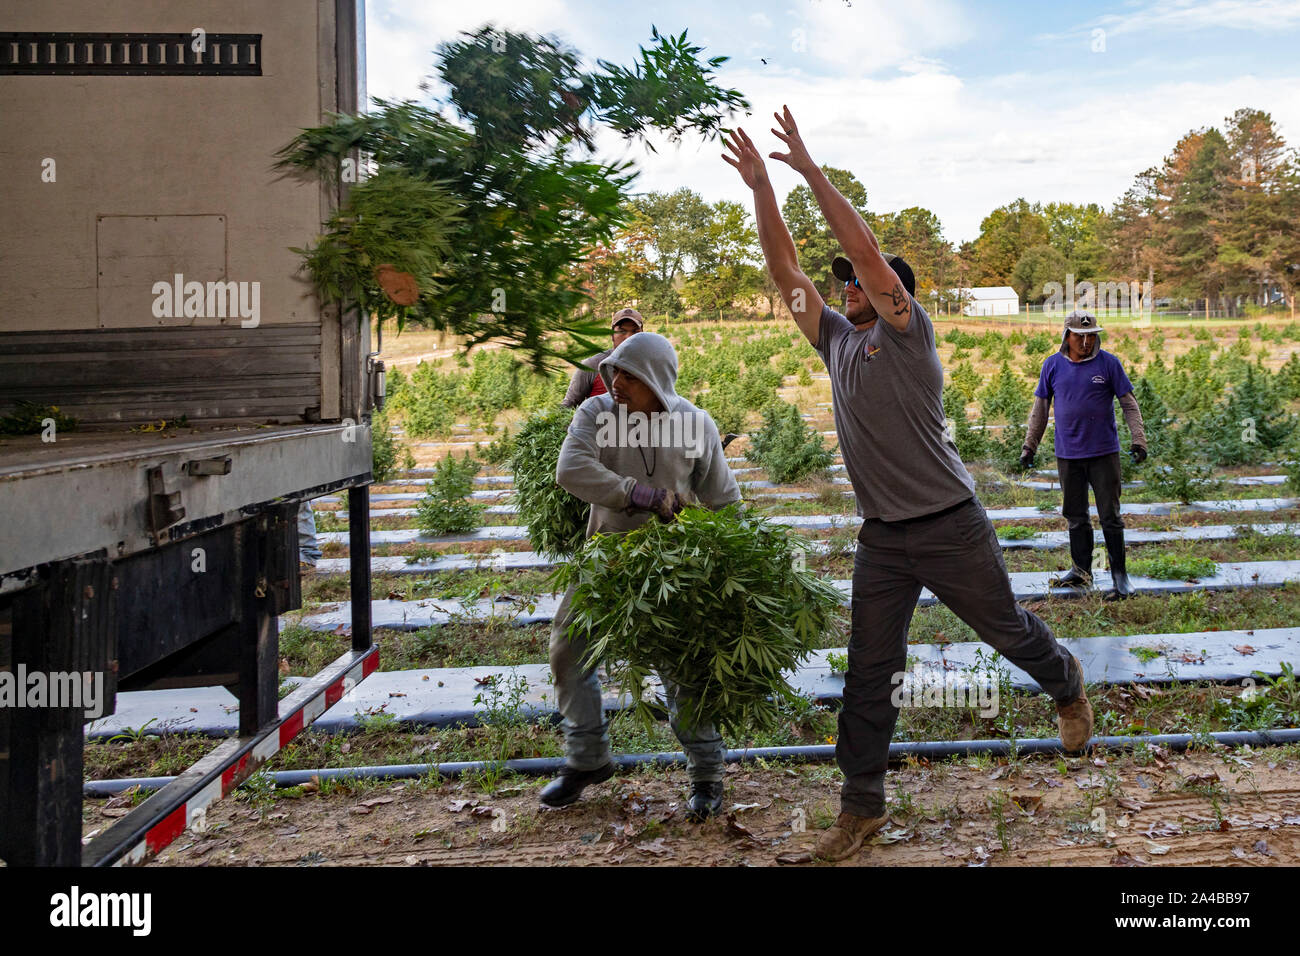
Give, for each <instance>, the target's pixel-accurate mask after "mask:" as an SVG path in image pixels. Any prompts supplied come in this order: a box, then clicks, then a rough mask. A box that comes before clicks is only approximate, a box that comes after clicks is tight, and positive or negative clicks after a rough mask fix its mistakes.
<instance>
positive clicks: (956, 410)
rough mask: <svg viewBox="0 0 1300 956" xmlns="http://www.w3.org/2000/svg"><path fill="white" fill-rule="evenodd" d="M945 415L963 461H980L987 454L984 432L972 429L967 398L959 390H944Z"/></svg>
mask: <svg viewBox="0 0 1300 956" xmlns="http://www.w3.org/2000/svg"><path fill="white" fill-rule="evenodd" d="M943 414H944V417H945V418H946V419H947V420H948V421H949V422H951V423H952V426H951V429H952V433H951V436H950V437H951V439H952V442H953V444H954V445H955V446H956V447H957V454H958V455H959V456H960V457H961V460H962V461H980V460H981V459H983V457H984V453H985V438H984V432H982V431H975V429H973V428H971V423H970V419H968V418H967V417H966V397H965V395H963V394H962V392H961V391H960V390H959V389H956V388H945V389H944V390H943Z"/></svg>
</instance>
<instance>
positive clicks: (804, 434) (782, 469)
mask: <svg viewBox="0 0 1300 956" xmlns="http://www.w3.org/2000/svg"><path fill="white" fill-rule="evenodd" d="M745 458H746V459H747V460H749V461H751V462H753V463H754V464H756V465H758V466H759V467H760V468H762V469H763V470H764V471H766V472H767V476H768V477H769V478H770V479H772V481H775V482H777V483H778V484H783V485H784V484H788V483H790V482H792V481H799V480H801V479H803V478H806V477H808V476H809V475H813V474H817V473H819V472H820V473H825V471H826V469H827V468H829V467H830V466H831V464H832V463H833V462H834V461H835V452H834V449H833V448H831V449H828V448H827V447H826V442H825V439H824V438H823V436H822V435H821V434H820V433H819V432H818V431H817V430H816V429H815V428H813V427H812V426H811V425H809V424H808V423H806V422H805V421H804V420H803V419H802V418H801V417H800V415H799V409H798V408H796V407H795V406H794V405H791V404H789V403H788V402H782V401H780V400H777V401H775V402H773V403H772V404H770V405H768V406H767V408H765V409H763V427H762V428H760V429H759V430H758V431H756V432H752V433H751V434H750V436H749V448H748V449H747V450H746V451H745Z"/></svg>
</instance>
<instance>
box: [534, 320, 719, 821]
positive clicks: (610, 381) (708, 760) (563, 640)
mask: <svg viewBox="0 0 1300 956" xmlns="http://www.w3.org/2000/svg"><path fill="white" fill-rule="evenodd" d="M599 372H600V377H601V380H602V381H603V383H604V385H605V388H606V390H607V391H606V393H605V394H601V395H594V396H592V397H591V398H589V399H587V400H586V401H585V402H583V403H582V405H581V406H580V407H579V408H578V411H577V412H576V414H574V416H573V421H572V422H571V423H570V425H569V432H568V436H567V437H566V438H565V439H564V444H563V446H562V447H561V448H560V458H559V463H558V464H557V465H556V469H555V480H556V481H557V482H559V484H560V485H561V486H562V487H563V488H564V489H565V490H566V491H568V492H569V493H570V494H572V495H574V496H576V497H578V498H581V499H582V500H583V501H587V502H590V503H591V518H590V519H589V521H588V523H587V537H588V538H590V537H591V536H592V535H594V534H597V533H621V532H627V531H631V530H633V529H634V528H638V527H640V526H641V525H642V524H644V523H645V522H646V521H648V520H650V517H651V515H654V516H657V517H658V518H659V519H660V520H661V521H671V520H673V518H674V517H675V516H676V514H677V513H678V512H679V511H681V510H682V506H683V504H684V502H685V501H686V500H688V499H689V498H696V499H698V500H699V501H700V503H701V504H703V505H705V506H706V507H708V508H711V509H713V510H715V511H716V510H717V509H719V508H722V507H723V506H725V505H729V504H731V503H732V502H735V501H739V500H740V487H739V485H737V484H736V478H735V476H734V475H733V474H732V473H731V468H730V467H728V465H727V460H726V456H725V454H724V453H723V450H722V442H721V440H720V438H719V437H718V427H717V425H715V424H714V422H713V419H712V418H711V417H710V416H709V414H708V412H705V411H703V410H702V409H699V408H696V407H695V406H694V405H693V404H691V403H690V402H688V401H687V400H686V399H685V398H682V397H681V396H680V395H678V394H677V392H676V391H675V388H674V386H675V385H676V382H677V353H676V352H675V351H674V350H673V347H672V345H671V343H669V341H668V340H667V339H666V338H664V337H663V336H662V335H656V334H655V333H653V332H642V333H640V334H638V335H633V336H631V337H630V338H628V339H626V340H625V341H624V342H623V344H622V345H620V346H618V348H616V349H614V351H613V352H612V353H611V354H610V356H609V357H608V358H606V359H605V360H604V361H602V362H601V363H600V366H599ZM620 410H622V414H620ZM668 415H676V416H677V419H676V421H677V423H678V425H677V426H673V425H672V424H671V423H670V419H669V418H668V417H667V416H668ZM656 416H658V417H657V418H656ZM620 419H621V420H623V421H625V422H626V423H627V424H628V427H627V428H626V429H625V430H621V429H619V428H618V427H614V426H617V423H618V422H619V421H620ZM688 419H689V420H690V421H689V423H688V422H687V420H688ZM656 420H657V421H659V422H660V423H665V424H663V425H662V427H658V426H656V425H655V422H656ZM638 429H639V431H638ZM637 586H638V583H637V582H634V581H629V582H628V587H637ZM573 591H574V589H573V588H572V587H571V588H569V590H568V591H566V592H565V595H564V598H563V599H562V600H561V601H560V606H559V608H558V609H557V610H556V613H555V621H554V624H553V625H552V628H551V674H552V675H553V677H554V681H555V695H556V701H557V706H558V707H559V710H560V714H561V715H562V716H563V717H564V749H565V757H566V760H565V766H564V768H563V769H562V770H561V771H560V776H559V777H558V778H557V779H556V780H554V781H552V782H551V783H550V784H548V785H547V786H546V788H545V789H543V790H542V792H541V794H540V795H539V799H540V800H541V802H542V804H543V806H548V807H563V806H567V805H568V804H570V803H573V802H574V801H576V800H577V799H578V798H579V797H580V796H581V795H582V791H583V789H584V788H585V787H586V786H588V785H589V784H593V783H600V782H601V781H603V780H608V779H609V778H610V777H612V776H613V775H614V765H613V763H612V762H611V760H610V755H609V724H608V723H607V722H606V720H605V713H604V707H603V705H602V702H601V692H600V681H599V679H598V678H597V676H596V668H595V666H591V667H586V668H584V667H583V666H582V664H583V658H584V657H585V656H586V652H587V640H586V638H585V637H583V636H576V637H571V636H570V635H569V633H568V631H569V623H570V611H569V608H570V603H571V602H572V600H573ZM661 679H662V675H661ZM663 687H664V695H665V697H666V698H667V703H668V712H669V723H670V724H671V726H672V728H673V733H675V734H676V735H677V739H678V740H680V741H681V742H682V747H683V748H684V749H685V751H686V772H687V775H688V776H689V777H690V781H691V796H690V800H689V803H688V805H687V813H688V816H689V817H690V819H692V820H694V821H696V822H699V821H703V820H705V819H707V818H708V817H710V816H712V815H713V814H715V813H717V812H718V810H719V809H721V807H722V771H723V748H722V737H721V736H719V734H718V732H717V730H716V729H715V728H713V727H712V726H693V727H692V726H686V725H685V724H684V722H683V721H681V720H680V719H679V717H678V706H677V705H678V699H679V693H680V692H679V689H678V688H677V687H676V686H675V685H673V684H672V683H671V682H670V681H668V680H663Z"/></svg>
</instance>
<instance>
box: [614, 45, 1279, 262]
mask: <svg viewBox="0 0 1300 956" xmlns="http://www.w3.org/2000/svg"><path fill="white" fill-rule="evenodd" d="M722 79H723V81H724V82H726V83H727V84H728V85H730V86H735V87H738V88H739V89H741V90H743V91H744V92H745V93H746V95H747V96H748V97H749V99H750V100H751V102H753V104H754V111H755V115H754V116H752V117H749V118H748V119H746V120H744V121H742V122H741V124H740V125H742V126H744V128H745V130H746V131H747V132H748V133H749V134H750V135H751V136H753V137H754V139H755V142H756V143H758V146H759V149H760V150H761V151H762V152H763V153H764V155H766V154H767V153H768V152H771V151H774V150H783V148H782V147H781V145H780V143H779V141H778V140H777V139H776V138H775V137H774V136H773V135H772V134H771V133H770V132H768V129H769V127H771V126H772V125H773V122H774V121H773V119H772V111H773V109H776V108H779V107H780V105H781V104H782V103H787V104H789V106H790V109H791V110H792V111H793V112H794V115H795V118H796V119H797V120H798V122H799V126H800V130H801V132H802V133H803V135H804V139H805V141H806V142H807V143H808V146H809V149H810V151H811V152H812V154H813V157H814V158H815V159H816V160H817V161H818V162H820V163H825V164H828V165H831V166H838V167H841V168H845V169H849V170H851V171H852V172H853V173H854V175H856V176H857V177H858V179H860V180H861V181H862V183H863V184H864V185H865V186H866V188H867V195H868V201H869V203H870V206H871V208H872V209H873V210H875V211H879V212H896V211H898V210H899V209H903V208H906V207H908V206H924V207H926V208H928V209H931V210H933V211H934V212H935V213H937V214H938V215H939V217H940V219H941V220H942V222H943V225H944V232H945V235H946V236H947V238H948V239H950V240H954V241H960V240H964V239H974V238H975V237H976V236H977V235H978V234H979V225H980V221H981V220H982V219H983V218H984V216H986V215H988V213H990V212H991V211H992V210H993V209H994V208H996V207H997V206H1000V205H1002V204H1004V203H1007V202H1011V201H1012V200H1014V199H1016V198H1017V197H1020V196H1024V197H1025V198H1026V199H1028V200H1030V201H1031V202H1032V201H1039V202H1044V203H1046V202H1051V201H1068V202H1081V203H1086V202H1095V203H1099V204H1101V205H1103V206H1109V205H1110V204H1112V203H1113V202H1114V201H1115V200H1116V199H1118V198H1119V197H1120V196H1121V195H1122V194H1123V192H1124V190H1125V189H1127V188H1128V187H1129V186H1130V185H1131V184H1132V181H1133V177H1134V176H1135V175H1137V173H1139V172H1141V171H1142V170H1143V169H1146V168H1147V167H1148V166H1152V165H1156V164H1158V163H1159V162H1160V161H1161V160H1162V159H1163V158H1164V156H1165V155H1166V154H1167V153H1168V152H1169V151H1170V150H1171V149H1172V148H1173V146H1174V144H1175V143H1176V142H1177V141H1178V139H1179V137H1181V136H1182V135H1183V134H1184V133H1186V132H1187V131H1188V130H1190V129H1193V128H1196V127H1201V126H1207V125H1214V124H1219V123H1221V122H1222V120H1223V118H1224V117H1225V116H1227V115H1229V114H1230V113H1232V112H1233V111H1234V110H1236V109H1238V108H1239V107H1242V106H1253V107H1257V108H1260V109H1264V110H1268V111H1270V112H1271V113H1272V114H1273V118H1274V120H1275V121H1276V122H1277V123H1278V124H1279V127H1280V128H1281V130H1282V132H1283V134H1284V135H1286V136H1287V137H1288V140H1289V141H1290V142H1292V143H1298V142H1300V77H1298V78H1295V79H1290V80H1282V81H1279V80H1263V79H1260V78H1256V77H1251V76H1245V77H1232V78H1226V79H1223V80H1204V81H1197V82H1178V83H1174V82H1169V83H1163V84H1161V83H1153V85H1151V86H1149V87H1147V88H1146V89H1144V90H1142V91H1141V92H1140V93H1135V92H1133V91H1127V90H1112V89H1091V88H1085V87H1079V86H1075V85H1071V83H1070V81H1069V80H1068V79H1063V78H1053V79H1052V80H1051V81H1050V82H1047V81H1045V80H1044V79H1043V78H1041V77H1040V79H1039V85H1038V88H1037V90H1036V94H1037V95H1036V96H1035V97H1033V98H1028V97H1025V96H1023V95H1021V94H1020V91H1016V92H1015V93H1014V94H1013V93H1011V92H1010V91H1008V90H1005V89H999V88H998V87H997V85H996V84H995V83H992V82H991V83H988V84H981V85H971V84H968V83H965V82H963V81H962V80H961V79H960V78H958V77H956V76H953V75H951V74H948V73H945V72H942V71H939V70H931V71H928V72H918V73H913V74H909V75H902V76H894V77H891V78H880V79H846V78H835V79H827V78H818V77H810V76H807V75H804V74H799V73H797V72H787V73H774V72H770V71H761V72H760V71H753V70H743V71H741V70H733V71H728V72H727V73H726V74H724V75H723V77H722ZM721 152H722V146H721V145H720V144H718V143H710V144H705V145H703V146H701V145H700V144H699V143H698V141H692V142H690V143H689V144H686V145H684V146H681V147H676V148H674V147H671V146H664V147H661V148H660V153H659V154H658V155H657V156H654V157H649V158H646V157H643V156H641V155H640V154H639V153H635V154H631V155H632V156H633V158H635V159H637V161H638V165H639V166H640V168H641V169H642V170H643V174H642V176H641V177H640V179H639V180H638V181H637V188H638V189H640V190H649V189H658V190H671V189H676V188H678V187H680V186H683V185H685V186H689V187H690V188H692V189H694V190H696V191H697V192H699V193H700V194H701V195H703V196H704V197H705V198H706V199H707V200H709V201H711V202H712V201H717V200H719V199H733V200H738V201H741V202H744V203H745V205H746V206H747V207H748V208H750V209H752V208H753V205H752V202H751V201H750V196H749V191H748V190H747V189H745V187H744V186H743V184H741V182H740V179H739V177H738V176H737V174H736V172H735V170H734V169H732V168H731V167H730V166H728V165H726V164H725V163H723V162H722V160H721V158H720V154H721ZM768 169H769V173H770V175H771V177H772V182H773V186H774V188H775V189H776V193H777V197H778V199H784V198H785V195H786V193H787V192H788V191H789V190H790V189H792V188H793V187H794V186H796V185H798V184H800V183H801V182H802V179H801V178H800V177H799V176H798V175H797V174H795V173H794V172H793V171H792V170H791V169H789V167H787V166H785V165H784V164H782V163H780V162H778V161H775V160H769V161H768Z"/></svg>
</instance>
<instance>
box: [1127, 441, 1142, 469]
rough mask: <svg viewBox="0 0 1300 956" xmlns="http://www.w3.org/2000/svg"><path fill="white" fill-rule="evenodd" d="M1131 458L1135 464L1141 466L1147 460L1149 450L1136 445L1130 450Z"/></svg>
mask: <svg viewBox="0 0 1300 956" xmlns="http://www.w3.org/2000/svg"><path fill="white" fill-rule="evenodd" d="M1128 453H1129V456H1130V457H1131V458H1132V459H1133V464H1135V465H1140V464H1142V462H1144V461H1146V460H1147V450H1146V449H1145V448H1143V447H1142V446H1141V445H1134V446H1133V447H1132V448H1130V449H1129V452H1128Z"/></svg>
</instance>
